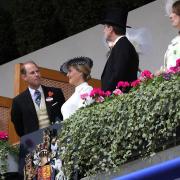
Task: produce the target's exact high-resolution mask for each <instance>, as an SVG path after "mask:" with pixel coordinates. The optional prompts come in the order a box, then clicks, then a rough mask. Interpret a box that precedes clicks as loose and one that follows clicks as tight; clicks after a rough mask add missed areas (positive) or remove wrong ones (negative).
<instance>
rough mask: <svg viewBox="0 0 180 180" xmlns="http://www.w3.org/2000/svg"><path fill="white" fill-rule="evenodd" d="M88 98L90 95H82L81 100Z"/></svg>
mask: <svg viewBox="0 0 180 180" xmlns="http://www.w3.org/2000/svg"><path fill="white" fill-rule="evenodd" d="M88 96H89V94H88V93H84V94H81V99H83V100H86V99H87V97H88Z"/></svg>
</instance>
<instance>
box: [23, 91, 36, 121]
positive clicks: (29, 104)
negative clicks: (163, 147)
mask: <svg viewBox="0 0 180 180" xmlns="http://www.w3.org/2000/svg"><path fill="white" fill-rule="evenodd" d="M24 101H25V104H26V105H27V107H28V109H29V111H30V112H31V115H32V119H36V120H37V121H38V117H37V113H36V109H35V106H34V103H33V100H32V97H31V94H30V91H29V89H27V90H26V91H25V98H24Z"/></svg>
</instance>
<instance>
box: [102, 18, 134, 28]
mask: <svg viewBox="0 0 180 180" xmlns="http://www.w3.org/2000/svg"><path fill="white" fill-rule="evenodd" d="M101 24H103V25H104V24H109V25H115V26H119V27H122V28H132V27H131V26H128V25H126V26H125V27H124V26H122V25H121V24H118V23H116V22H112V21H108V20H104V21H101Z"/></svg>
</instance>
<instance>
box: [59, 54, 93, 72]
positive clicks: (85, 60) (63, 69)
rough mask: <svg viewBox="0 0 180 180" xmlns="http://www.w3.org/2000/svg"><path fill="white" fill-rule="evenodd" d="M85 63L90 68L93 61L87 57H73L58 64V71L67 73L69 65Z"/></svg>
mask: <svg viewBox="0 0 180 180" xmlns="http://www.w3.org/2000/svg"><path fill="white" fill-rule="evenodd" d="M85 64H87V65H88V66H89V67H90V68H92V67H93V61H92V60H91V59H90V58H88V57H75V58H73V59H70V60H68V61H66V62H65V63H63V64H62V65H61V66H60V72H62V73H64V74H67V73H68V69H69V67H70V66H73V65H85Z"/></svg>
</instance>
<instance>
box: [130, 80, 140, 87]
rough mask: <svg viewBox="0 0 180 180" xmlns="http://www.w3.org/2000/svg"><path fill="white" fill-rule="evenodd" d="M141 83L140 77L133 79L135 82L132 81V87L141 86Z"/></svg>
mask: <svg viewBox="0 0 180 180" xmlns="http://www.w3.org/2000/svg"><path fill="white" fill-rule="evenodd" d="M140 83H141V80H140V79H137V80H135V81H133V82H132V83H131V86H132V87H136V86H139V84H140Z"/></svg>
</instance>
